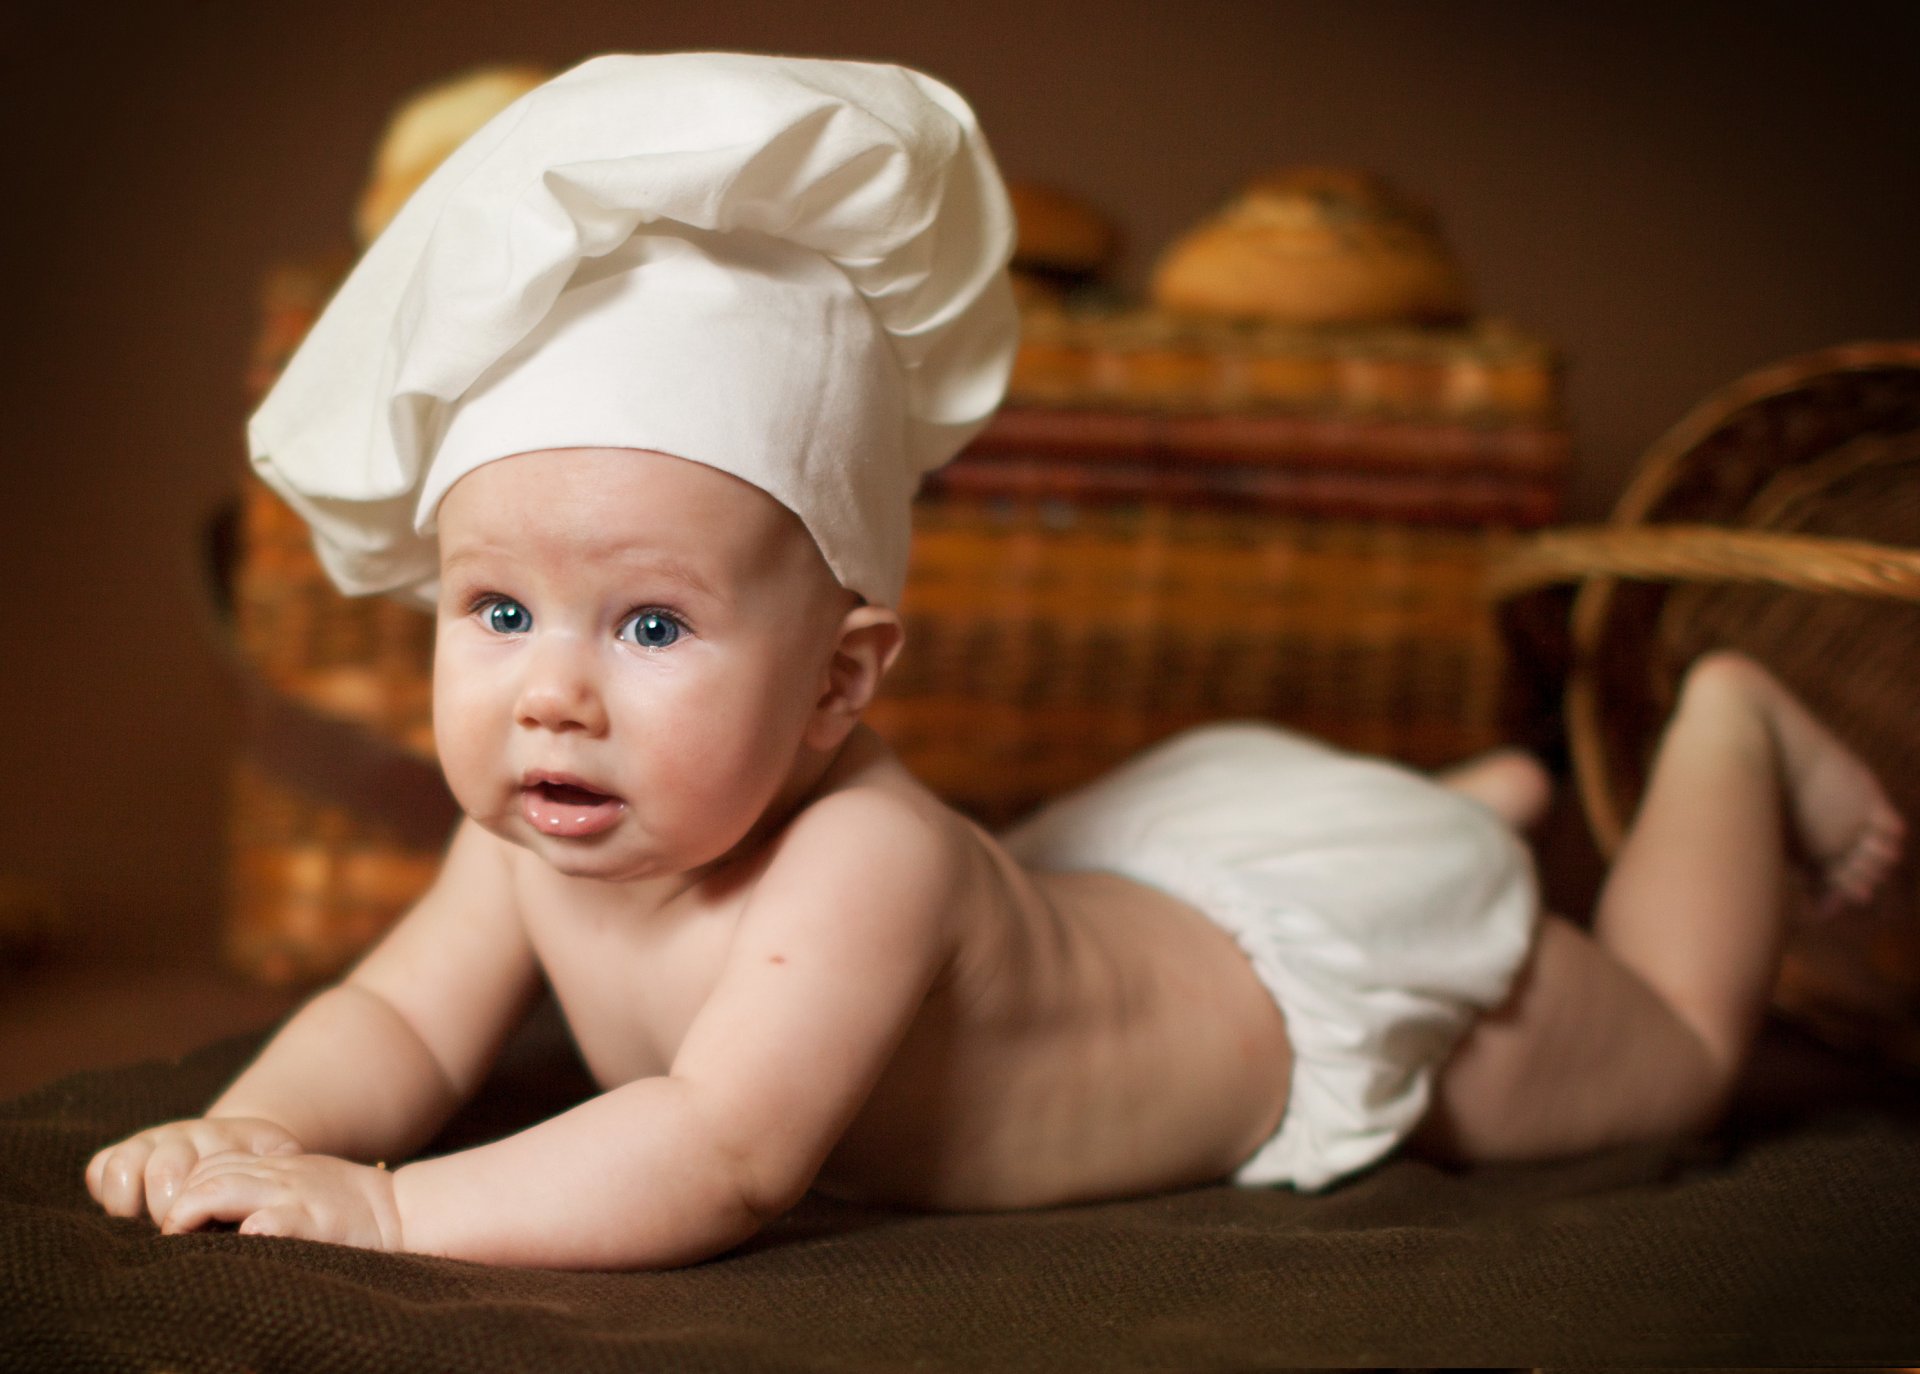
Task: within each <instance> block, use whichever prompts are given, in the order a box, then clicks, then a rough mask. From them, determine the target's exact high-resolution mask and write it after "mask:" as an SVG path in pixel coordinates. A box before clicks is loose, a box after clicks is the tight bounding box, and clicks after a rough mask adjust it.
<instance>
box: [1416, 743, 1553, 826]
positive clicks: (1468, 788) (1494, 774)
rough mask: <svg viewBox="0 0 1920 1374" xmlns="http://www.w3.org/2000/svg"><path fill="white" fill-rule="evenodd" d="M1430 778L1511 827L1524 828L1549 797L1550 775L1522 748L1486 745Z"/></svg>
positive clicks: (1544, 806)
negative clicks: (1482, 751)
mask: <svg viewBox="0 0 1920 1374" xmlns="http://www.w3.org/2000/svg"><path fill="white" fill-rule="evenodd" d="M1434 781H1435V782H1437V783H1439V784H1440V785H1441V786H1442V787H1446V788H1449V789H1451V790H1452V791H1455V792H1458V793H1460V795H1461V796H1463V797H1472V798H1473V799H1474V800H1475V801H1477V802H1479V803H1480V804H1481V805H1482V806H1484V807H1486V808H1487V809H1488V810H1489V811H1491V812H1493V814H1494V815H1496V816H1498V817H1499V818H1500V819H1501V820H1503V821H1505V822H1506V823H1507V824H1508V825H1510V826H1512V827H1513V828H1514V829H1515V830H1525V829H1526V828H1527V827H1528V826H1530V825H1532V824H1533V823H1534V822H1535V821H1537V820H1539V819H1540V817H1541V816H1542V815H1544V814H1545V813H1546V809H1547V803H1548V802H1550V801H1552V800H1553V779H1552V777H1551V776H1549V775H1548V773H1547V770H1546V768H1545V766H1544V765H1542V764H1541V762H1540V760H1539V759H1536V758H1535V757H1534V756H1533V755H1532V754H1529V753H1528V752H1527V751H1526V750H1524V749H1519V748H1514V747H1511V746H1509V747H1507V748H1504V749H1490V750H1488V751H1487V752H1486V753H1484V754H1479V755H1476V756H1475V757H1473V758H1470V759H1468V760H1467V761H1466V762H1465V763H1460V764H1455V765H1454V766H1453V767H1452V768H1449V769H1448V770H1447V771H1446V772H1444V773H1439V774H1436V775H1435V777H1434Z"/></svg>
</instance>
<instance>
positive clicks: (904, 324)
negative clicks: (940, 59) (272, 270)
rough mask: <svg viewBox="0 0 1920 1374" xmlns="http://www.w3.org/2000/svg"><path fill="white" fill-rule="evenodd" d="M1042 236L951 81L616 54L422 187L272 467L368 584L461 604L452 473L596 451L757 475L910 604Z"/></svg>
mask: <svg viewBox="0 0 1920 1374" xmlns="http://www.w3.org/2000/svg"><path fill="white" fill-rule="evenodd" d="M1012 244H1013V219H1012V212H1011V209H1010V207H1009V205H1008V202H1007V197H1006V192H1005V189H1004V187H1003V185H1002V184H1001V181H1000V178H999V174H998V171H997V169H996V168H995V166H994V163H993V158H992V155H991V153H990V151H989V150H988V148H987V145H986V143H985V141H984V139H983V138H982V136H981V134H980V132H979V129H978V126H977V123H976V121H975V120H974V117H973V114H972V112H971V110H969V109H968V107H967V105H966V103H965V102H964V101H963V100H962V99H961V98H960V97H959V96H958V95H957V94H955V93H954V92H953V91H951V90H950V89H948V88H947V87H945V86H944V85H942V84H941V83H939V82H937V81H935V80H933V79H932V78H930V77H927V76H925V75H922V74H921V73H918V72H913V71H909V70H907V69H905V68H901V67H893V66H885V65H879V64H870V63H854V62H832V61H824V60H816V59H800V58H776V57H755V56H750V55H745V54H728V53H678V54H662V55H616V56H606V57H598V58H594V59H592V60H590V61H588V62H585V63H582V64H581V65H580V66H578V67H575V68H573V69H572V70H571V71H568V72H566V73H563V74H562V75H560V76H558V77H556V78H554V79H553V80H552V81H550V82H548V83H546V84H545V85H543V86H540V87H538V88H536V89H534V90H532V91H530V92H528V93H527V94H526V95H525V96H523V97H521V98H520V99H519V100H518V101H516V102H515V103H514V104H513V105H511V106H509V107H507V108H506V109H505V110H503V111H502V112H501V113H500V114H499V115H497V116H496V117H495V118H494V119H492V120H491V121H489V122H488V123H487V124H486V125H485V126H483V127H482V128H481V129H480V130H479V131H478V132H476V133H475V134H474V135H473V136H472V137H471V138H470V139H468V140H467V142H466V143H465V144H463V145H462V146H461V147H460V148H458V149H457V150H455V152H454V153H453V154H452V155H451V156H450V157H449V158H448V159H447V160H446V161H445V162H444V163H442V164H441V166H440V167H439V168H437V169H436V170H435V171H434V173H433V174H432V175H431V176H429V177H428V178H427V180H426V181H425V182H423V183H422V185H421V186H420V188H419V189H418V190H417V191H416V192H415V193H414V195H413V197H412V198H411V199H410V200H409V201H408V203H407V204H406V205H405V206H404V207H403V208H402V209H401V211H400V212H399V214H398V215H396V216H395V218H394V219H393V221H392V223H390V224H389V225H388V226H387V228H386V230H385V231H384V232H383V233H382V234H381V235H380V236H379V238H377V239H376V240H375V241H374V242H373V244H372V245H370V246H369V248H368V250H367V252H366V253H365V254H364V255H363V256H362V258H361V259H360V261H359V262H358V263H357V264H356V266H355V268H354V270H353V271H352V273H350V274H349V276H348V277H347V279H346V281H345V282H344V283H343V284H342V285H341V287H340V289H339V291H338V292H337V293H336V294H335V296H334V298H333V299H332V301H330V302H329V303H328V306H327V308H326V309H325V310H324V311H323V312H322V313H321V315H320V317H319V318H318V319H317V320H316V321H315V323H314V325H313V328H312V329H311V331H310V332H309V333H308V335H307V337H306V339H305V340H304V341H303V342H302V344H301V345H300V347H299V348H298V349H297V350H296V351H295V353H294V355H293V357H292V358H291V359H290V360H289V362H288V364H287V366H286V368H285V369H284V371H283V372H282V374H281V376H280V378H279V380H278V381H277V382H276V384H275V386H274V387H273V389H272V390H271V391H270V392H269V393H268V395H267V397H266V399H265V400H264V401H263V402H262V404H261V405H260V407H259V408H258V409H257V410H256V411H255V413H254V415H253V417H252V420H251V421H250V423H249V426H248V440H249V449H250V453H251V456H252V458H253V462H254V464H255V466H256V468H257V470H258V471H259V472H260V474H261V476H262V477H263V478H265V479H266V480H267V481H268V482H269V483H270V484H271V485H272V486H273V487H274V488H275V490H276V491H278V492H279V493H280V494H281V495H282V496H283V497H284V498H286V499H287V500H288V502H289V503H290V504H291V505H292V506H293V507H294V509H296V510H297V511H298V512H299V513H300V514H301V515H302V516H303V517H304V518H305V519H306V520H307V521H308V523H309V524H310V525H311V526H312V528H313V531H314V537H315V545H316V548H317V550H318V552H319V555H320V558H321V561H322V563H323V565H324V566H325V567H326V569H327V571H328V573H329V574H330V575H331V576H332V577H333V579H334V580H335V582H336V583H338V584H339V585H340V586H341V588H342V589H343V590H345V591H348V592H350V593H371V592H392V593H395V594H397V595H399V596H402V597H403V598H406V599H409V600H412V601H415V602H416V603H430V602H431V600H432V597H433V595H434V581H435V574H436V562H437V551H436V548H435V544H434V538H433V521H434V513H435V510H436V509H437V506H438V502H439V499H440V497H441V496H443V495H444V494H445V492H446V490H447V489H448V488H449V487H450V486H451V485H452V484H453V482H455V481H457V480H458V479H459V477H460V476H461V475H464V473H465V472H467V471H471V470H472V468H474V467H476V466H478V465H480V464H481V463H484V462H488V461H492V460H495V459H498V458H504V457H508V456H511V455H512V454H514V453H521V452H527V451H530V450H533V449H541V448H567V447H584V446H593V447H629V448H650V449H657V450H659V451H662V452H668V453H675V454H678V455H679V456H681V457H685V458H690V459H693V460H695V461H699V462H703V463H707V464H709V465H711V466H714V467H717V468H720V469H721V470H723V471H727V472H731V473H734V474H735V475H737V476H739V477H742V478H743V479H745V480H747V481H750V482H753V483H754V484H755V485H757V486H760V487H761V488H762V489H764V490H766V491H768V492H769V493H770V494H771V495H773V496H774V497H775V498H776V499H778V500H780V501H781V502H783V503H784V504H786V505H787V506H788V507H790V508H791V509H793V510H794V512H795V513H796V514H797V515H798V516H799V517H800V519H801V520H802V522H803V523H804V524H805V525H806V526H807V528H808V530H809V532H810V533H812V535H813V537H814V539H815V541H816V542H817V543H818V544H819V545H820V548H821V552H822V554H823V555H824V556H825V558H826V561H827V563H828V566H829V567H831V568H832V569H833V571H834V573H835V575H836V576H837V577H839V579H840V580H841V582H842V583H843V584H845V585H846V586H848V587H850V588H852V589H853V590H855V591H857V592H860V593H861V594H862V595H864V596H866V597H867V598H868V599H870V600H873V601H877V602H880V603H882V604H892V603H894V602H896V601H897V600H898V597H899V592H900V589H901V586H902V585H903V583H904V579H905V569H906V552H907V539H908V502H909V501H910V500H911V497H912V494H913V492H914V490H915V488H916V487H917V485H918V483H919V480H920V478H921V476H922V474H924V473H925V472H927V471H928V470H930V469H932V468H934V467H937V466H939V465H940V464H941V463H943V462H945V461H946V460H947V459H949V458H950V457H952V456H953V454H954V453H955V452H957V451H958V450H959V449H960V448H961V447H962V446H963V445H964V444H965V443H966V442H967V441H968V440H969V439H971V438H972V437H973V435H974V434H975V433H977V432H978V431H979V429H980V427H981V426H982V425H984V424H985V423H986V421H987V419H988V418H989V417H990V416H991V414H992V412H993V410H994V408H995V407H996V406H997V405H998V404H999V401H1000V399H1001V396H1002V395H1003V394H1004V391H1005V386H1006V379H1007V374H1008V372H1009V371H1010V369H1011V366H1012V358H1013V352H1014V349H1015V346H1016V344H1017V338H1018V321H1017V316H1016V313H1015V311H1014V307H1013V301H1012V295H1011V291H1010V288H1009V286H1008V283H1007V279H1006V271H1005V268H1006V263H1007V260H1008V258H1009V257H1010V256H1011V253H1012Z"/></svg>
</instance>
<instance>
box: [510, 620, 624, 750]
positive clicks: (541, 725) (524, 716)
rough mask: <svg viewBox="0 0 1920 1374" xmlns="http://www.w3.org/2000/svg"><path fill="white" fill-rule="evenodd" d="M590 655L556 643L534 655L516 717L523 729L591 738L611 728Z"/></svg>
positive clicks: (562, 643) (556, 640) (574, 647)
mask: <svg viewBox="0 0 1920 1374" xmlns="http://www.w3.org/2000/svg"><path fill="white" fill-rule="evenodd" d="M589 659H590V654H589V653H588V652H587V651H585V650H584V649H582V648H580V647H577V646H573V645H569V644H567V643H566V642H564V641H563V640H559V639H555V640H551V641H549V642H548V643H545V644H542V645H540V646H539V648H537V649H536V650H535V652H534V653H533V654H532V655H531V660H530V662H529V664H528V671H527V679H526V682H525V685H524V686H523V687H522V689H521V692H520V700H519V703H518V706H517V710H516V715H517V717H518V719H519V722H520V724H521V725H524V726H527V727H529V728H531V729H542V730H581V731H584V732H585V733H587V734H590V735H598V734H602V733H604V732H605V731H606V728H607V716H606V707H605V704H604V702H603V701H602V699H601V696H600V690H599V684H598V681H597V680H596V677H595V674H594V669H593V665H592V663H591V662H590V661H589Z"/></svg>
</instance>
